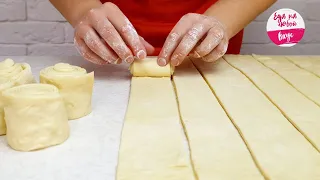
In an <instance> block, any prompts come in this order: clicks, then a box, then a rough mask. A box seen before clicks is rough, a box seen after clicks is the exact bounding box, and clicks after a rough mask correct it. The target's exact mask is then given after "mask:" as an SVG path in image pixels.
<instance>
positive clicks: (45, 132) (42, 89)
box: [2, 84, 69, 151]
mask: <svg viewBox="0 0 320 180" xmlns="http://www.w3.org/2000/svg"><path fill="white" fill-rule="evenodd" d="M2 95H3V99H4V104H5V106H4V112H5V120H6V124H7V141H8V144H9V145H10V146H11V147H12V148H13V149H15V150H18V151H32V150H37V149H42V148H46V147H49V146H53V145H57V144H61V143H62V142H64V141H65V140H66V139H67V138H68V137H69V125H68V116H67V112H66V109H65V105H64V103H63V99H62V97H61V95H60V94H59V90H58V89H57V88H56V87H55V86H53V85H47V84H27V85H21V86H16V87H13V88H10V89H7V90H5V91H3V92H2Z"/></svg>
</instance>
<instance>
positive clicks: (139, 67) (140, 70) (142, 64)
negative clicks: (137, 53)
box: [129, 57, 174, 77]
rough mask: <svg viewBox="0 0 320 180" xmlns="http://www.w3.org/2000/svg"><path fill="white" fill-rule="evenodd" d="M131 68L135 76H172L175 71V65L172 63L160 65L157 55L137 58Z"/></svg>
mask: <svg viewBox="0 0 320 180" xmlns="http://www.w3.org/2000/svg"><path fill="white" fill-rule="evenodd" d="M129 69H130V72H131V74H132V75H133V76H135V77H171V75H172V74H173V73H174V66H171V64H167V65H166V66H164V67H162V66H159V65H158V63H157V59H156V57H147V58H145V59H143V60H140V59H135V61H134V62H133V63H132V64H131V66H130V68H129Z"/></svg>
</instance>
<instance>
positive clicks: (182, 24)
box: [158, 15, 193, 66]
mask: <svg viewBox="0 0 320 180" xmlns="http://www.w3.org/2000/svg"><path fill="white" fill-rule="evenodd" d="M190 16H191V15H185V16H184V17H182V18H181V19H180V21H179V22H178V23H177V24H176V25H175V27H174V28H173V29H172V31H171V32H170V34H169V35H168V37H167V39H166V41H165V43H164V45H163V48H162V49H161V51H160V53H159V57H158V64H159V65H160V66H165V65H167V63H168V62H169V61H170V58H171V55H172V53H173V52H174V50H175V49H176V47H177V46H178V44H179V43H180V41H181V39H182V37H183V36H184V35H185V34H186V33H187V31H188V30H189V29H190V28H191V27H192V25H193V22H192V21H191V20H189V18H190Z"/></svg>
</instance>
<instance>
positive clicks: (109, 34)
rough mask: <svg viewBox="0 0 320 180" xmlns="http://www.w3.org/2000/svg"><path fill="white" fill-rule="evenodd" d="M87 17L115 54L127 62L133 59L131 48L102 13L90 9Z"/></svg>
mask: <svg viewBox="0 0 320 180" xmlns="http://www.w3.org/2000/svg"><path fill="white" fill-rule="evenodd" d="M88 19H89V21H90V23H91V24H92V26H93V27H94V29H95V30H96V31H97V32H98V34H99V35H100V37H102V38H103V39H104V40H105V42H106V43H107V44H108V45H109V46H110V47H111V49H112V50H113V51H114V52H115V53H116V54H117V56H119V57H120V58H121V59H123V60H124V61H126V62H128V63H130V62H132V61H133V60H134V58H133V55H132V53H131V50H130V49H129V48H128V46H127V45H126V44H125V43H124V41H123V40H122V38H121V36H120V35H119V33H118V32H117V30H116V29H115V28H114V26H113V25H112V24H111V22H110V21H109V20H108V19H107V17H105V15H104V14H103V13H100V12H99V11H93V10H92V11H90V13H89V16H88Z"/></svg>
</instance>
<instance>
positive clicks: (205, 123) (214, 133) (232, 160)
mask: <svg viewBox="0 0 320 180" xmlns="http://www.w3.org/2000/svg"><path fill="white" fill-rule="evenodd" d="M173 81H174V84H175V87H176V92H177V96H178V101H179V107H180V114H181V118H182V120H183V123H184V126H185V129H186V132H187V134H188V139H189V144H190V148H191V156H192V161H193V164H194V166H195V170H196V172H197V175H198V177H199V180H212V179H224V180H227V179H230V180H234V179H251V180H253V179H264V178H263V176H262V175H261V174H260V172H259V169H258V168H257V167H256V166H255V164H254V161H253V159H252V157H251V155H250V152H249V151H248V149H247V147H246V145H245V143H244V142H243V140H242V139H241V136H240V135H239V133H238V131H237V129H236V128H235V127H234V126H233V124H232V122H231V121H230V119H229V118H228V116H227V115H226V113H225V112H224V110H223V108H222V107H221V106H220V104H219V102H218V101H217V99H216V98H215V96H214V95H213V94H212V92H211V90H210V88H209V87H208V86H207V84H206V82H205V81H204V80H203V78H202V76H201V74H199V72H198V71H197V69H196V68H195V67H194V65H193V64H192V62H191V61H190V60H189V59H186V60H185V61H184V62H183V63H182V64H181V65H180V66H179V67H178V68H176V71H175V75H174V77H173ZM190 86H192V87H190ZM239 162H241V163H239Z"/></svg>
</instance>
